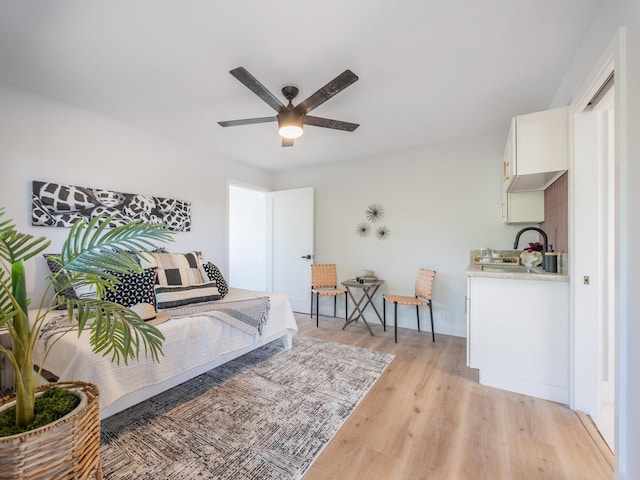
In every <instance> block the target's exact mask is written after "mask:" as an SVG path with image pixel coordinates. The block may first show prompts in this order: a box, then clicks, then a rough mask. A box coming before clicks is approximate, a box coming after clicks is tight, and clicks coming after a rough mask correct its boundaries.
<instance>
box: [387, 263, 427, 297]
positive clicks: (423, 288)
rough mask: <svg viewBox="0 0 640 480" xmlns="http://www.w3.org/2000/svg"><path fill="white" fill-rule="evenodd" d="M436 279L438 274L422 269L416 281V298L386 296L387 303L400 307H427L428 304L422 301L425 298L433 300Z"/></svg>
mask: <svg viewBox="0 0 640 480" xmlns="http://www.w3.org/2000/svg"><path fill="white" fill-rule="evenodd" d="M435 277H436V272H434V271H433V270H428V269H426V268H421V269H420V270H419V271H418V278H417V279H416V288H415V292H416V296H415V297H410V296H409V295H390V294H387V295H385V296H384V299H385V300H386V301H387V302H391V303H397V304H399V305H426V304H427V303H426V302H423V301H422V300H420V299H421V298H424V299H426V300H431V293H432V290H433V280H434V279H435Z"/></svg>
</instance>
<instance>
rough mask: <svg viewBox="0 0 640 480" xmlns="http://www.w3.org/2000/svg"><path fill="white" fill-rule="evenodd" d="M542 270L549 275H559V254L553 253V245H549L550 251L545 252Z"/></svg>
mask: <svg viewBox="0 0 640 480" xmlns="http://www.w3.org/2000/svg"><path fill="white" fill-rule="evenodd" d="M542 269H543V270H544V271H545V272H547V273H558V253H557V252H554V251H553V245H549V250H548V251H546V252H544V258H543V259H542Z"/></svg>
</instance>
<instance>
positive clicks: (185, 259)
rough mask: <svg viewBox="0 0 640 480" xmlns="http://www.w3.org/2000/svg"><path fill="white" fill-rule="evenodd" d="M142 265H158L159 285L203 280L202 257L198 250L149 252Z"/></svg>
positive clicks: (188, 283) (197, 282) (187, 283)
mask: <svg viewBox="0 0 640 480" xmlns="http://www.w3.org/2000/svg"><path fill="white" fill-rule="evenodd" d="M147 260H150V261H147ZM142 266H143V267H145V268H149V267H158V276H157V279H156V283H157V284H158V285H196V284H199V283H202V282H203V278H202V274H201V273H200V259H199V258H198V254H197V253H196V252H189V253H166V252H161V253H160V252H157V253H151V254H147V255H146V256H145V258H144V259H143V262H142Z"/></svg>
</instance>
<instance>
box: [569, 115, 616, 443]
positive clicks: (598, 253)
mask: <svg viewBox="0 0 640 480" xmlns="http://www.w3.org/2000/svg"><path fill="white" fill-rule="evenodd" d="M613 128H614V127H613V114H612V111H611V110H594V111H593V112H589V113H581V114H578V115H576V116H575V119H574V139H575V149H574V153H575V165H574V169H573V177H574V178H573V199H574V201H573V213H574V215H573V219H574V220H573V221H574V224H573V229H572V230H573V234H572V239H573V240H572V252H573V262H572V264H573V268H572V272H571V278H572V279H573V282H572V283H573V315H574V332H575V335H574V405H573V408H575V409H576V410H582V411H585V412H586V413H588V414H590V415H591V416H592V418H593V419H594V421H595V422H596V423H597V424H598V427H599V429H600V431H601V433H602V434H603V436H604V437H605V439H606V440H607V443H608V444H609V446H610V447H611V448H612V449H613V447H614V445H613V400H614V399H613V391H614V388H613V387H614V378H615V375H614V372H615V370H614V365H615V363H614V353H615V341H614V338H615V321H616V311H615V285H614V282H615V258H616V239H615V216H616V211H615V200H614V196H615V174H614V166H615V156H614V152H613V131H614V130H613Z"/></svg>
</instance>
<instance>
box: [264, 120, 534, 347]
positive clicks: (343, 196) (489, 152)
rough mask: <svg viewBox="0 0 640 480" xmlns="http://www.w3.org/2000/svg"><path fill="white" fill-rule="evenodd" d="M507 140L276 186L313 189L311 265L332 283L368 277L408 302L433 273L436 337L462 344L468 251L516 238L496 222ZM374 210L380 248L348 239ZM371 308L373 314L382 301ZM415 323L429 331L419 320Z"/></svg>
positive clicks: (356, 165)
mask: <svg viewBox="0 0 640 480" xmlns="http://www.w3.org/2000/svg"><path fill="white" fill-rule="evenodd" d="M506 128H507V125H505V129H506ZM506 136H507V132H506V130H505V132H503V133H500V134H495V135H489V136H484V137H481V138H474V139H469V140H463V141H458V142H453V143H448V144H443V145H439V146H435V147H432V148H428V149H421V150H412V151H404V152H398V153H395V154H392V155H391V154H390V155H385V156H381V157H378V158H368V159H366V160H360V161H353V162H348V163H340V164H332V165H327V166H323V167H316V168H308V169H300V170H297V171H290V172H286V173H280V174H277V175H276V180H275V181H276V187H277V188H278V189H285V188H294V187H301V186H311V187H314V188H315V195H316V196H315V205H316V207H315V245H316V247H315V260H314V261H315V262H317V263H324V262H326V263H335V264H336V265H337V269H338V277H339V279H338V280H339V281H340V280H343V279H347V278H353V277H355V276H357V275H362V274H363V273H364V270H365V269H371V270H374V271H375V272H376V274H377V275H378V276H379V277H380V278H383V279H384V280H385V284H384V285H383V287H381V291H382V292H383V293H386V292H394V293H406V294H408V295H413V288H414V283H415V278H416V274H417V271H418V268H419V267H428V268H432V269H435V270H436V271H437V276H436V283H435V285H434V300H433V302H434V316H435V321H436V324H435V330H436V333H444V334H450V335H457V336H465V335H466V320H465V314H464V298H465V294H466V277H465V273H464V271H465V269H466V267H467V265H468V263H469V251H470V250H472V249H478V248H481V247H485V246H487V247H491V248H499V249H510V248H512V246H513V240H514V237H515V233H516V232H517V231H518V229H519V227H517V226H506V225H504V224H502V223H501V222H500V219H499V215H500V209H499V206H500V202H501V199H502V197H501V188H502V176H501V174H502V155H503V152H504V146H505V142H506ZM372 203H378V204H380V205H382V206H383V207H384V209H385V217H384V218H383V219H382V221H381V222H380V223H379V224H380V225H386V226H388V227H389V229H390V232H391V235H390V237H389V238H388V239H387V240H384V241H381V240H378V239H377V238H376V237H375V235H373V234H371V235H370V236H369V237H367V238H361V237H359V236H358V235H357V234H356V226H357V225H358V224H359V223H361V222H363V221H365V210H366V208H367V206H368V205H370V204H372ZM372 225H378V224H372ZM524 240H525V239H524V237H523V239H522V241H524ZM530 241H533V240H530ZM329 303H331V302H327V305H326V306H325V308H326V309H327V310H326V313H329V310H330V308H329V307H330V305H329ZM377 304H378V306H379V307H380V309H381V308H382V307H381V305H382V303H381V300H380V298H378V302H377ZM332 308H333V307H332V306H331V309H332ZM322 310H323V309H322V307H321V312H322ZM380 312H382V310H380ZM331 313H332V311H331ZM389 313H391V315H393V314H392V312H389ZM338 315H340V313H339V314H338ZM421 316H422V318H423V322H422V325H423V326H424V328H425V329H426V330H430V326H429V323H428V317H427V316H426V312H422V313H421ZM399 317H400V320H399V322H398V324H399V325H400V326H404V327H407V328H414V329H415V328H416V321H415V310H414V309H413V308H410V307H404V308H402V307H401V308H399ZM436 341H437V340H436Z"/></svg>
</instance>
